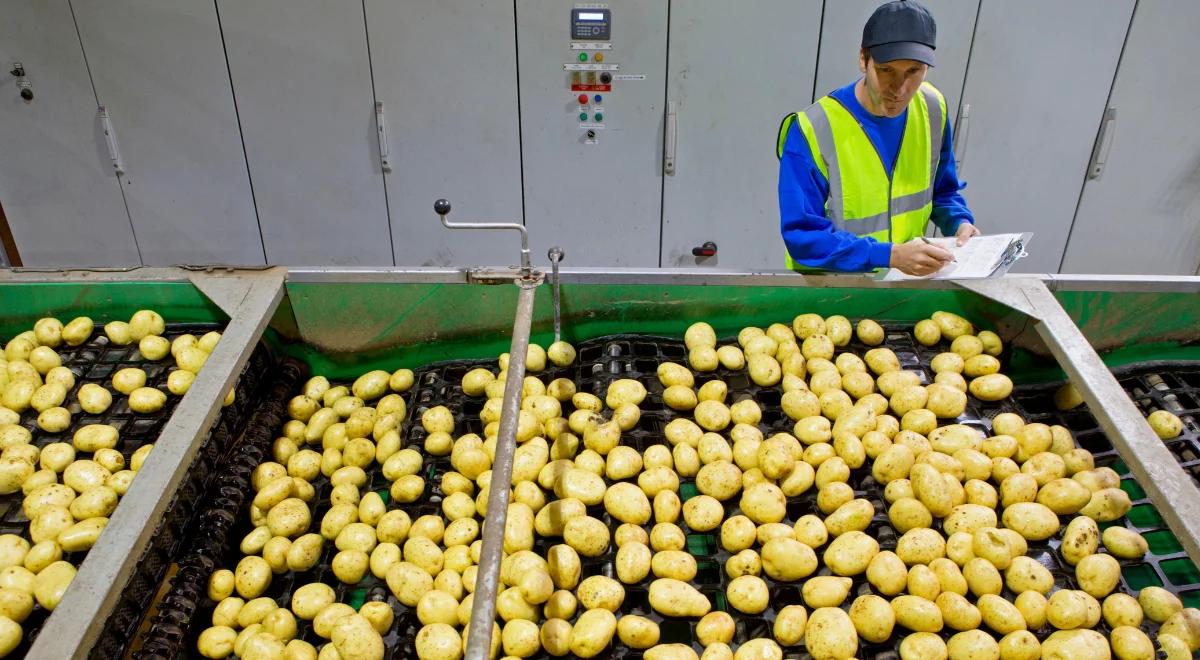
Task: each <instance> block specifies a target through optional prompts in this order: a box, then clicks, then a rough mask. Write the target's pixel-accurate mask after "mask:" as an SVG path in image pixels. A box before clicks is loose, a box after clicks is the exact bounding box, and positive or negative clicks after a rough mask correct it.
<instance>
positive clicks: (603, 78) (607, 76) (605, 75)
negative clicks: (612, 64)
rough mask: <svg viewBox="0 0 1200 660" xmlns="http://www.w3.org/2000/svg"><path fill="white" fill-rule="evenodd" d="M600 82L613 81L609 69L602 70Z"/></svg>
mask: <svg viewBox="0 0 1200 660" xmlns="http://www.w3.org/2000/svg"><path fill="white" fill-rule="evenodd" d="M600 82H601V83H603V84H605V85H607V84H608V83H610V82H612V74H611V73H609V72H607V71H603V72H601V73H600Z"/></svg>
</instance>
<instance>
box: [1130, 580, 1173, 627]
mask: <svg viewBox="0 0 1200 660" xmlns="http://www.w3.org/2000/svg"><path fill="white" fill-rule="evenodd" d="M1137 599H1138V603H1139V604H1140V605H1141V606H1142V612H1143V613H1145V615H1146V618H1147V619H1150V620H1151V621H1153V622H1155V623H1163V622H1165V621H1166V620H1167V619H1168V618H1170V617H1171V615H1173V614H1175V613H1176V612H1179V611H1180V610H1182V609H1183V603H1182V602H1180V600H1179V597H1178V596H1176V595H1175V594H1173V593H1171V592H1169V591H1167V590H1166V589H1163V588H1162V587H1146V588H1144V589H1142V590H1141V591H1140V592H1138V597H1137Z"/></svg>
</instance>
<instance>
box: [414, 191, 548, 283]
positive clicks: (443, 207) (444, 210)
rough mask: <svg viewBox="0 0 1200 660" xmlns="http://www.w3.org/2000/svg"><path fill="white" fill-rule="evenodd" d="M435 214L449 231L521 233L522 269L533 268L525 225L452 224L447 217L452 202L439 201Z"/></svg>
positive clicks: (435, 205) (436, 204)
mask: <svg viewBox="0 0 1200 660" xmlns="http://www.w3.org/2000/svg"><path fill="white" fill-rule="evenodd" d="M433 212H434V213H437V214H438V217H439V218H441V219H442V226H443V227H445V228H447V229H515V230H516V231H519V232H521V268H523V269H525V270H526V271H528V270H529V269H530V268H532V267H533V264H532V262H531V261H530V260H529V232H527V231H525V225H522V224H518V223H515V222H450V221H449V220H447V219H446V215H447V214H449V213H450V202H449V201H448V200H445V199H439V200H437V201H436V202H434V203H433Z"/></svg>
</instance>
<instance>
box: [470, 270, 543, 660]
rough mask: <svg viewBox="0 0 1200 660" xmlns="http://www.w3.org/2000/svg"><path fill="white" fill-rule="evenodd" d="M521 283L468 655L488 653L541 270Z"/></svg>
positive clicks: (480, 659)
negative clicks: (518, 419) (534, 304)
mask: <svg viewBox="0 0 1200 660" xmlns="http://www.w3.org/2000/svg"><path fill="white" fill-rule="evenodd" d="M516 284H517V286H519V287H521V291H520V294H519V295H518V297H517V313H516V318H515V319H514V321H513V332H512V346H511V348H509V351H508V375H507V377H506V378H505V380H504V399H503V401H502V402H501V408H500V430H499V433H498V435H497V438H496V460H495V461H493V462H492V481H491V484H490V485H489V488H488V505H487V517H486V519H485V520H484V527H483V548H482V549H481V551H480V554H479V571H478V573H477V575H476V581H475V596H474V602H473V603H472V605H471V623H470V627H469V628H468V629H467V648H466V660H487V659H488V658H490V657H491V642H492V626H493V623H494V621H495V619H496V594H497V593H498V592H499V584H500V559H501V557H502V555H503V552H502V550H503V546H504V526H505V522H506V520H507V518H508V497H509V490H510V487H511V485H512V484H511V483H510V482H511V481H512V466H513V453H514V452H515V451H516V444H517V416H518V413H519V412H520V409H521V387H522V385H523V383H524V380H525V355H526V354H527V353H528V351H529V330H530V325H531V324H532V322H533V298H534V294H535V293H536V292H537V287H538V285H539V284H541V279H540V276H538V275H535V276H534V277H526V278H522V279H519V280H517V282H516Z"/></svg>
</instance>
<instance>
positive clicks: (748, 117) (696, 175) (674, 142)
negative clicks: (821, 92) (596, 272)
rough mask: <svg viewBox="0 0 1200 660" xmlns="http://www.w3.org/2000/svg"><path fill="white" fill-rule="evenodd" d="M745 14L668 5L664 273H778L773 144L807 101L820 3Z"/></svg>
mask: <svg viewBox="0 0 1200 660" xmlns="http://www.w3.org/2000/svg"><path fill="white" fill-rule="evenodd" d="M753 6H754V11H753V12H747V11H746V8H745V7H744V6H742V5H739V4H736V3H729V2H723V1H721V0H691V1H689V2H676V3H673V4H672V5H671V34H670V57H669V58H668V63H669V67H670V71H669V74H668V77H667V110H666V122H665V131H666V135H665V151H664V162H663V173H664V174H665V180H664V183H663V219H662V222H663V227H662V263H661V265H662V266H664V267H680V266H711V267H721V268H748V269H769V268H782V267H783V263H784V254H785V248H784V245H783V240H782V239H781V238H780V232H779V203H778V194H777V181H778V177H779V161H778V160H777V158H776V155H775V141H776V137H777V136H778V133H779V122H780V119H781V118H782V117H783V116H784V115H786V114H788V113H789V112H796V111H798V110H801V109H803V108H804V107H805V106H807V105H808V103H809V95H810V94H811V92H812V85H813V76H814V75H815V71H814V69H815V67H814V66H813V62H814V61H815V58H816V54H817V41H818V39H819V37H820V24H821V2H819V1H818V0H803V1H797V0H763V1H760V2H756V3H754V5H753ZM746 44H754V45H755V46H754V48H746V47H745V45H746Z"/></svg>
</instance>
